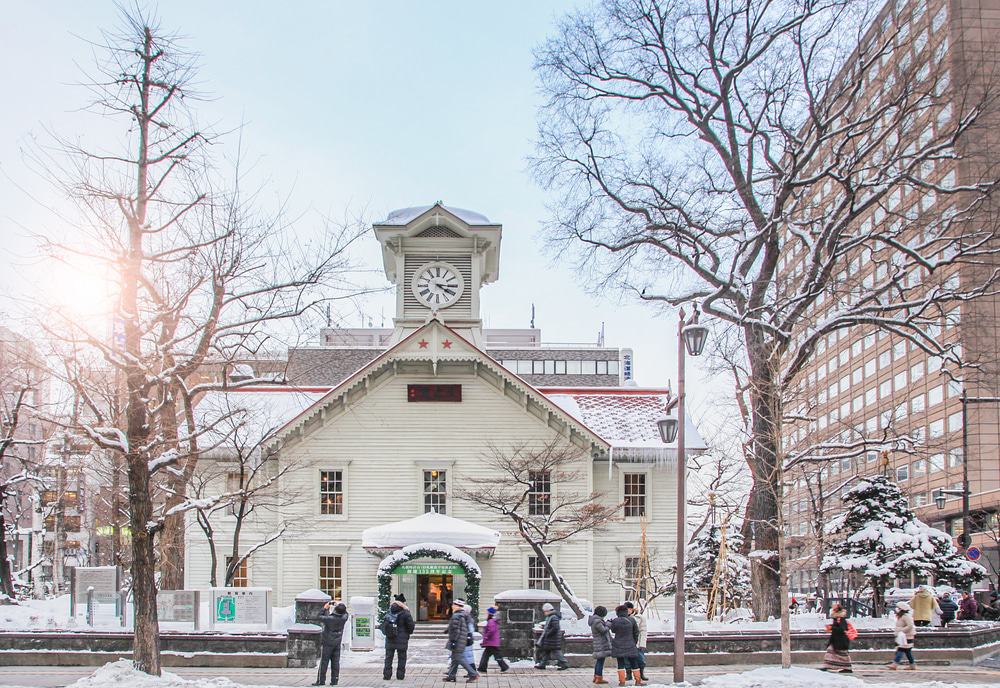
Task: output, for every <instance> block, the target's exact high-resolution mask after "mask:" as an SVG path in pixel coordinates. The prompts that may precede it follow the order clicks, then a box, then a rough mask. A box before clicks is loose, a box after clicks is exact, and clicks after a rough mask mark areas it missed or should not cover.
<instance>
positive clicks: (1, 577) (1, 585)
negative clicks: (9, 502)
mask: <svg viewBox="0 0 1000 688" xmlns="http://www.w3.org/2000/svg"><path fill="white" fill-rule="evenodd" d="M0 592H3V594H4V595H6V596H7V597H9V598H10V599H14V570H13V568H12V567H11V563H10V554H9V553H8V551H7V516H6V514H4V511H3V504H0Z"/></svg>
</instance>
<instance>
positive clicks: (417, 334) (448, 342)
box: [268, 317, 611, 450]
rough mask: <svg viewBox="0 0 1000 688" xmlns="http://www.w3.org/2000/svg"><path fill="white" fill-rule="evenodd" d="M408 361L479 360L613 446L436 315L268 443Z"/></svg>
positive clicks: (569, 423) (579, 429) (581, 431)
mask: <svg viewBox="0 0 1000 688" xmlns="http://www.w3.org/2000/svg"><path fill="white" fill-rule="evenodd" d="M405 361H428V362H430V363H431V364H432V366H433V369H434V370H435V371H436V370H437V365H438V364H439V363H440V362H448V361H473V362H476V363H478V364H479V365H481V366H483V367H484V368H486V369H489V370H491V371H492V372H493V373H494V374H495V375H497V376H498V377H499V378H500V379H501V380H503V381H504V383H505V384H510V385H511V386H512V387H514V388H515V389H517V390H518V391H520V392H522V393H523V394H526V395H527V396H528V398H530V399H531V400H532V401H533V402H534V403H535V404H537V405H538V406H539V407H541V408H542V409H544V410H545V411H547V412H548V413H550V414H551V415H552V416H555V417H556V418H557V419H558V421H560V422H561V423H562V424H564V425H565V426H566V427H567V428H569V429H570V430H571V432H575V433H576V434H578V435H581V436H583V437H585V438H587V439H588V440H589V441H590V442H591V444H592V445H596V446H597V447H600V448H601V449H603V450H609V449H610V448H611V444H610V443H609V442H608V441H607V440H606V439H604V438H603V437H602V436H601V435H600V434H599V433H597V432H595V431H594V430H593V429H591V428H590V427H588V426H587V425H586V424H585V423H584V422H583V421H581V420H580V419H579V418H577V417H575V416H573V415H572V414H571V413H569V412H567V411H566V410H565V409H564V408H562V407H561V406H559V405H558V404H556V403H554V402H553V401H551V400H550V399H548V397H546V395H545V394H543V393H542V392H540V391H539V390H538V389H536V388H535V387H534V386H532V385H531V384H530V383H529V382H527V381H525V380H524V379H523V378H521V377H519V376H518V375H517V374H515V373H513V372H511V371H510V370H508V369H507V368H505V367H504V366H502V365H501V364H500V363H498V362H497V361H496V360H494V359H493V358H491V357H490V356H489V354H487V353H486V352H485V351H483V350H482V349H480V348H479V347H477V346H476V345H475V344H473V343H472V342H470V341H469V340H468V339H466V338H465V337H463V336H462V335H460V334H459V333H458V332H456V331H455V330H453V329H451V328H450V327H448V326H447V325H445V324H444V323H442V322H441V321H440V320H438V319H437V318H436V317H432V318H431V319H430V320H429V321H428V322H427V324H425V325H423V326H422V327H420V328H418V329H416V330H414V331H413V332H412V333H410V334H409V335H408V336H406V337H405V338H403V339H402V340H400V341H399V342H398V343H397V344H395V345H394V346H392V347H390V348H389V349H386V350H385V351H383V352H382V353H381V354H380V355H378V356H377V357H375V359H373V360H372V361H370V362H369V363H367V364H366V365H364V366H363V367H362V368H360V369H359V370H358V371H357V372H355V373H354V374H353V375H351V376H350V377H348V378H347V379H346V380H344V381H343V382H341V383H340V384H338V385H337V386H335V387H333V388H332V389H330V390H329V392H327V393H326V394H324V395H323V396H322V397H320V398H319V399H317V400H316V401H315V402H314V403H312V404H310V405H309V406H308V407H307V408H305V409H304V410H303V411H301V412H300V413H297V414H295V415H294V416H293V417H291V418H289V419H288V420H287V422H285V423H284V424H283V425H282V426H281V427H280V428H278V429H277V431H276V432H274V433H273V435H272V437H271V439H270V440H269V442H268V443H269V444H274V443H278V442H281V441H283V440H285V439H287V438H289V437H290V436H291V435H293V434H294V433H301V432H303V431H304V428H305V426H306V425H308V424H309V423H310V422H311V421H313V420H314V419H315V418H316V417H317V416H319V415H321V414H323V413H325V410H326V409H327V408H329V407H331V406H334V405H338V404H342V405H346V404H347V403H350V401H346V402H345V398H346V397H348V396H349V395H350V394H351V393H352V392H354V391H355V390H357V389H359V388H362V387H366V385H367V381H368V380H369V379H370V378H372V377H373V376H375V375H378V374H381V372H382V371H383V370H385V369H386V368H387V367H391V366H392V365H393V363H395V362H405Z"/></svg>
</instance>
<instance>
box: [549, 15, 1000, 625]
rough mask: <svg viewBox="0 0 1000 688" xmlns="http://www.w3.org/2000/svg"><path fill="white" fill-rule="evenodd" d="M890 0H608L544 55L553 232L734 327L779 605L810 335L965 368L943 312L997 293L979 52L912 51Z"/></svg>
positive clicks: (768, 567)
mask: <svg viewBox="0 0 1000 688" xmlns="http://www.w3.org/2000/svg"><path fill="white" fill-rule="evenodd" d="M881 5H882V3H881V2H878V3H875V2H868V1H865V0H862V1H860V2H859V1H856V0H829V1H828V2H808V3H796V2H770V1H765V2H757V1H751V0H725V1H724V2H718V3H709V4H705V3H698V2H693V1H691V0H681V1H679V2H663V1H662V0H604V2H602V3H601V4H600V5H599V7H598V8H597V9H595V10H592V11H581V12H577V13H575V14H573V15H571V16H570V17H568V18H566V19H565V20H563V21H562V23H561V24H560V26H559V28H558V30H557V33H556V35H555V36H554V37H553V38H552V39H550V40H549V41H548V42H547V43H545V44H544V45H543V46H542V47H541V49H540V50H539V51H538V53H537V69H538V71H539V73H540V75H541V78H542V83H543V88H544V90H545V92H546V94H547V95H548V97H549V100H548V102H547V105H546V106H545V109H544V112H543V114H542V116H541V118H540V122H541V124H540V134H539V137H540V140H539V153H538V156H537V159H536V160H535V163H534V165H535V170H536V173H537V176H538V178H539V179H540V180H541V181H542V182H543V183H544V184H545V185H546V186H547V187H548V188H550V189H553V190H555V191H557V192H558V193H559V204H558V206H557V209H556V217H555V219H554V220H553V222H552V223H551V225H550V227H549V230H548V232H549V237H550V239H551V240H552V241H553V242H554V244H555V245H556V246H558V247H563V248H573V249H577V250H578V251H579V255H580V256H581V263H582V264H584V265H585V266H588V267H589V268H591V269H592V270H594V271H597V272H598V273H599V274H602V275H604V284H607V283H611V284H616V285H618V286H620V287H622V288H623V289H625V290H626V291H629V292H632V293H634V294H635V295H636V296H637V297H638V298H640V299H643V300H645V301H648V302H650V303H652V304H658V305H660V306H661V307H673V306H676V305H679V304H683V303H687V302H691V301H698V302H700V304H701V308H702V309H703V311H704V312H705V313H706V314H707V315H709V316H712V317H713V318H715V320H716V322H717V323H718V324H719V327H720V328H722V327H727V328H732V330H733V331H734V332H735V333H736V335H737V336H738V337H739V339H740V341H741V344H742V349H743V351H744V355H745V361H746V373H747V378H746V380H745V382H744V383H743V387H744V389H745V395H746V397H747V403H746V411H747V415H748V420H749V428H750V435H749V447H748V463H749V467H750V471H751V473H752V475H753V479H754V485H753V488H752V490H751V494H750V499H749V503H748V506H747V511H746V519H745V527H746V528H747V529H748V530H749V529H752V530H753V538H752V540H753V542H752V545H748V546H752V547H753V549H754V550H755V551H756V552H757V553H760V554H761V555H762V556H758V557H755V558H754V559H753V588H754V599H753V604H754V612H755V615H756V616H757V617H758V618H767V617H768V616H775V615H777V614H778V613H779V608H780V607H783V606H784V604H783V602H782V601H781V600H780V599H779V595H778V594H777V592H778V590H779V587H780V585H779V583H780V581H779V578H780V574H779V572H778V566H777V559H778V552H777V550H778V549H779V547H778V539H779V535H778V526H779V525H780V509H779V500H780V497H781V490H780V483H781V476H780V472H781V471H780V461H781V457H780V453H781V452H780V449H781V444H780V440H781V438H782V431H783V423H785V416H786V409H785V397H786V392H787V390H790V389H793V388H794V387H795V386H796V385H798V384H800V383H801V382H802V379H801V377H802V373H803V370H804V368H805V366H806V365H807V364H808V363H809V362H810V361H811V360H812V357H813V355H814V352H815V350H816V348H817V345H818V343H819V342H820V341H821V340H823V339H824V338H825V337H827V335H829V334H831V333H836V332H838V331H840V330H844V329H848V328H866V329H869V330H881V331H883V332H886V333H888V334H889V335H890V336H892V337H893V338H897V339H900V340H906V341H908V342H909V343H910V344H911V345H912V346H914V347H916V348H917V349H919V350H921V351H924V352H927V353H929V354H932V355H936V356H940V357H942V358H943V359H945V360H947V361H952V362H954V363H956V365H957V364H959V363H960V362H961V351H960V349H959V347H958V346H956V344H955V343H954V342H948V341H946V340H945V338H943V337H942V336H940V334H941V333H940V329H939V328H940V324H941V322H942V319H943V318H944V317H945V315H946V313H947V312H948V311H949V309H951V308H953V307H954V306H955V305H956V304H960V303H964V302H967V301H970V300H972V299H975V298H978V297H981V296H983V295H992V294H994V293H995V285H996V281H997V270H996V267H995V266H996V255H995V254H996V250H997V248H996V242H995V241H994V239H995V234H996V228H995V222H994V221H993V218H992V215H991V210H990V206H989V203H988V200H989V196H990V194H991V193H992V191H993V189H994V187H995V183H996V179H997V177H996V172H995V169H994V168H993V165H992V163H991V162H990V161H989V160H986V159H984V158H983V157H982V155H981V154H982V152H983V151H982V150H981V148H979V147H977V146H976V145H975V140H976V136H975V135H974V132H976V128H977V127H981V126H983V125H984V123H985V122H986V120H987V119H988V115H989V114H990V113H991V112H992V110H991V109H992V107H993V94H992V90H991V87H990V84H989V83H988V82H987V79H986V78H985V77H984V71H988V70H977V69H975V65H973V66H972V69H970V73H969V74H965V75H962V76H961V77H959V76H957V75H950V74H949V73H948V71H947V70H941V69H926V68H925V66H926V65H927V64H928V63H929V62H931V61H933V60H936V59H939V58H938V56H937V53H934V54H932V52H931V51H932V49H933V48H932V47H927V46H926V45H925V46H923V48H921V49H922V50H924V54H922V55H920V56H918V57H917V58H916V59H912V58H911V57H910V55H911V53H910V51H911V47H912V46H911V43H912V41H911V40H906V38H905V37H903V36H902V35H901V31H902V29H900V28H898V27H897V28H892V27H893V26H894V25H892V24H890V23H885V24H884V25H881V26H873V25H872V24H873V19H875V18H876V15H877V13H878V7H879V6H881ZM886 11H888V10H886ZM939 52H940V51H939ZM987 67H988V66H987ZM972 72H975V73H972ZM952 76H954V78H952ZM987 76H988V75H987ZM930 122H933V123H934V126H933V127H930V126H928V123H930ZM970 134H973V135H970ZM956 163H958V164H959V165H958V166H956ZM959 167H960V168H961V169H962V174H963V178H962V179H961V180H960V179H959V178H958V177H957V176H956V174H954V171H955V170H956V169H959ZM917 218H919V221H917ZM959 271H961V273H962V277H961V279H959V278H958V273H959ZM935 328H938V329H937V331H935ZM967 362H968V361H967ZM768 552H770V553H771V555H770V556H763V554H766V553H768Z"/></svg>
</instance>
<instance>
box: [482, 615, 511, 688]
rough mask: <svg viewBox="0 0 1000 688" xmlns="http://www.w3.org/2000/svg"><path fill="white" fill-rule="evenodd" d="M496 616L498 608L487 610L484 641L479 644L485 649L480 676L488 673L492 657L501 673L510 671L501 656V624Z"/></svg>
mask: <svg viewBox="0 0 1000 688" xmlns="http://www.w3.org/2000/svg"><path fill="white" fill-rule="evenodd" d="M496 615H497V610H496V607H490V608H489V609H487V610H486V623H485V624H483V639H482V640H481V641H480V642H479V644H480V645H481V646H482V648H483V656H482V657H481V658H480V660H479V673H480V674H485V673H486V669H487V665H488V664H489V662H490V657H495V658H496V660H497V664H499V665H500V671H501V672H503V671H507V670H508V669H510V665H509V664H507V660H505V659H504V658H503V655H502V654H500V623H499V622H498V621H497V619H496Z"/></svg>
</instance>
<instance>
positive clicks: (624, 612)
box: [611, 604, 646, 686]
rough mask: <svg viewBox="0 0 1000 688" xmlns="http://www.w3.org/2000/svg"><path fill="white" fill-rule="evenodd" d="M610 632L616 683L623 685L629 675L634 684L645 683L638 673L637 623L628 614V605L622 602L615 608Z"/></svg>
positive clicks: (642, 684) (640, 684)
mask: <svg viewBox="0 0 1000 688" xmlns="http://www.w3.org/2000/svg"><path fill="white" fill-rule="evenodd" d="M611 632H612V633H613V634H614V638H613V639H612V640H611V655H612V656H613V657H614V658H615V660H616V661H617V662H618V685H619V686H624V685H625V683H626V682H627V681H628V679H629V676H631V677H632V678H633V679H634V680H635V685H637V686H644V685H646V683H645V682H644V681H643V680H642V676H641V675H640V674H639V646H638V645H637V643H638V642H639V625H638V624H637V623H636V622H635V619H633V618H632V617H631V616H629V610H628V607H626V606H625V605H624V604H622V605H619V606H618V607H616V608H615V618H614V619H612V620H611Z"/></svg>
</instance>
